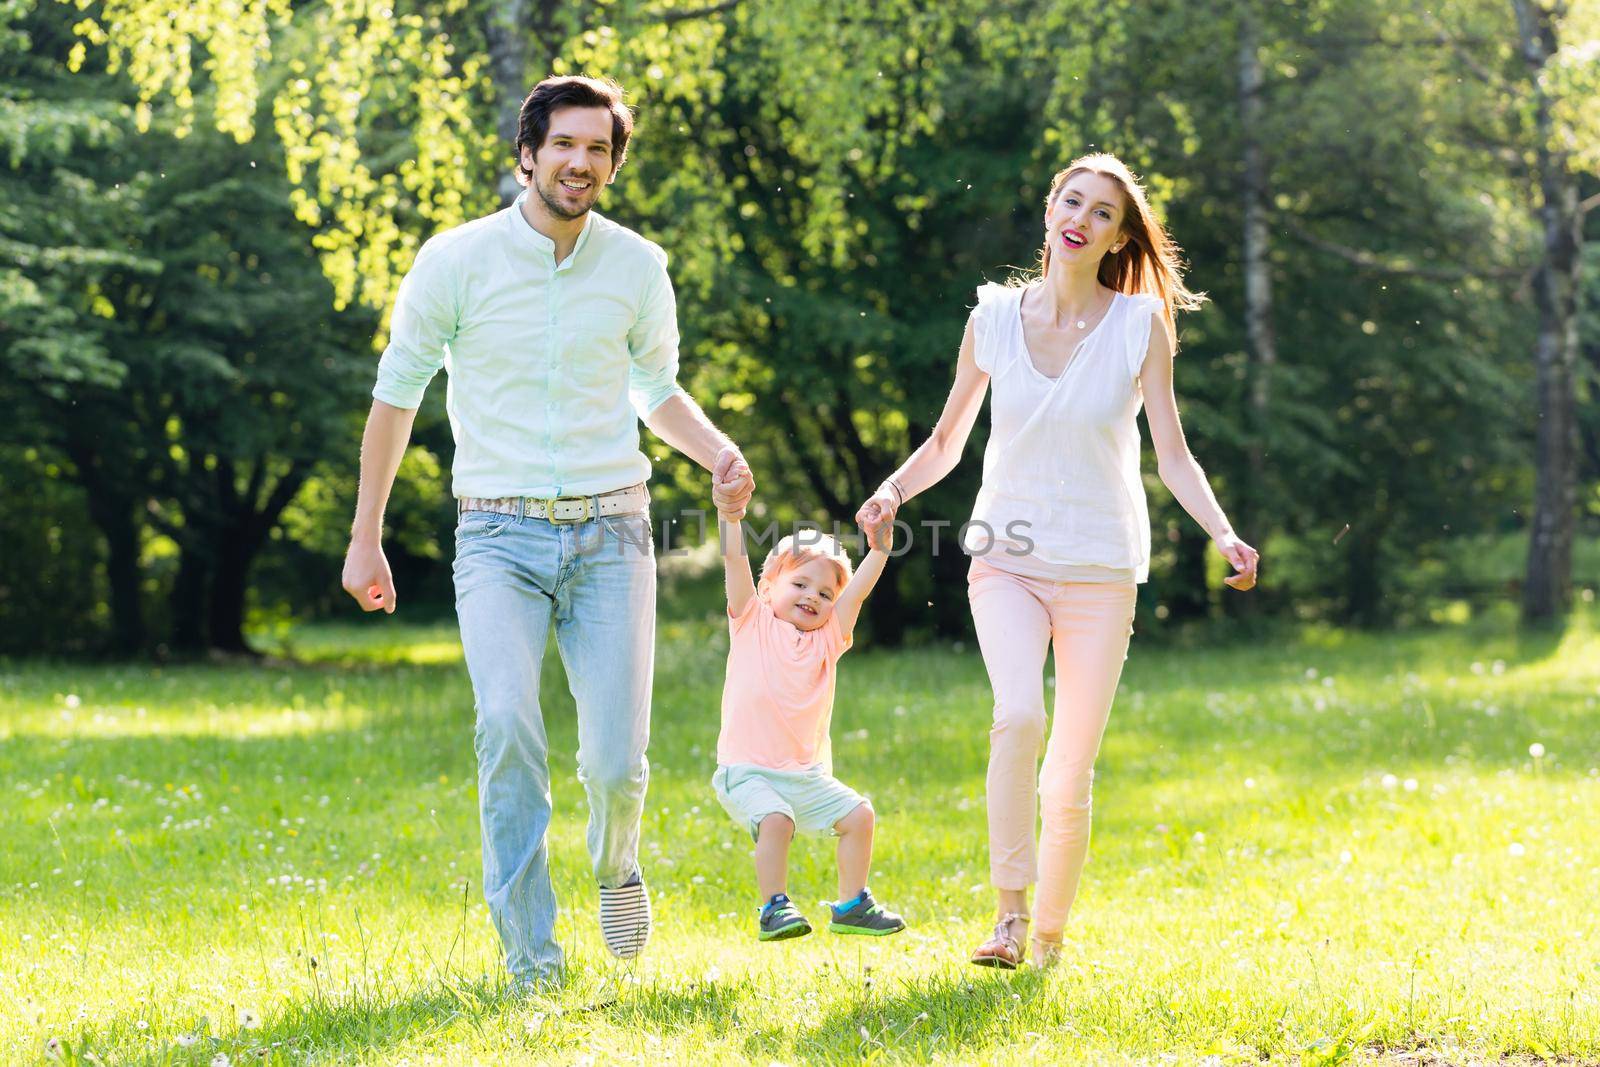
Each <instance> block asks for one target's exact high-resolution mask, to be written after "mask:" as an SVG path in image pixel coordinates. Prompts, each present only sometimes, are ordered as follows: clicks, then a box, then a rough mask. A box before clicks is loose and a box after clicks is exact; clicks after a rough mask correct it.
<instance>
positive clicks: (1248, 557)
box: [1213, 530, 1261, 593]
mask: <svg viewBox="0 0 1600 1067" xmlns="http://www.w3.org/2000/svg"><path fill="white" fill-rule="evenodd" d="M1213 543H1214V544H1215V545H1216V546H1217V551H1218V552H1221V553H1222V558H1223V559H1225V560H1227V561H1228V562H1229V563H1231V564H1233V571H1234V573H1233V574H1232V575H1230V576H1228V577H1227V578H1224V579H1222V583H1223V584H1224V585H1227V586H1230V587H1231V588H1234V589H1237V590H1239V592H1241V593H1242V592H1244V591H1245V590H1247V589H1253V588H1254V587H1255V584H1256V567H1257V566H1258V565H1259V564H1260V562H1261V553H1259V552H1257V551H1256V550H1255V549H1253V548H1251V547H1250V546H1249V545H1247V544H1245V543H1244V542H1243V541H1241V540H1239V537H1238V535H1237V534H1235V533H1233V532H1232V531H1231V530H1230V531H1229V532H1227V533H1225V534H1221V535H1219V536H1218V537H1217V538H1216V539H1215V540H1214V542H1213Z"/></svg>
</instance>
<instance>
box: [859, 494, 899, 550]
mask: <svg viewBox="0 0 1600 1067" xmlns="http://www.w3.org/2000/svg"><path fill="white" fill-rule="evenodd" d="M898 510H900V500H899V498H898V497H897V496H895V492H894V490H893V489H890V488H889V487H888V486H887V485H885V486H882V487H880V488H879V489H878V491H877V492H876V493H874V494H872V496H871V497H870V498H869V499H868V500H867V502H866V503H865V504H862V505H861V509H860V510H859V511H857V512H856V525H857V526H859V527H861V529H862V531H863V532H864V533H865V534H866V535H867V544H868V545H869V546H871V547H874V548H875V547H877V546H878V545H879V544H880V543H883V544H888V543H890V541H892V539H893V536H894V535H893V526H892V525H891V524H892V523H893V522H894V513H895V512H896V511H898ZM886 530H887V531H889V534H888V537H885V536H884V532H885V531H886ZM885 551H887V549H885Z"/></svg>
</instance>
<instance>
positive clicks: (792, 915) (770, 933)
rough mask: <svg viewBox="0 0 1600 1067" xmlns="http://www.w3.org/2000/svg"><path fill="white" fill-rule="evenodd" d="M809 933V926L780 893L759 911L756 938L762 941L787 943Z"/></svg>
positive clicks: (797, 909) (798, 911)
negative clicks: (759, 920)
mask: <svg viewBox="0 0 1600 1067" xmlns="http://www.w3.org/2000/svg"><path fill="white" fill-rule="evenodd" d="M810 932H811V924H810V923H808V922H806V917H805V916H804V915H801V914H800V909H799V908H797V907H795V906H794V901H792V900H790V899H789V898H788V897H786V896H784V895H783V894H782V893H779V894H778V895H776V896H774V897H773V898H772V899H771V900H770V901H768V902H767V903H766V905H765V906H764V907H762V909H761V922H760V923H759V925H758V926H757V928H756V936H757V937H759V938H760V939H761V940H763V941H787V940H788V939H789V938H791V937H804V936H806V935H807V934H809V933H810Z"/></svg>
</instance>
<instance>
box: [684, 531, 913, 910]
mask: <svg viewBox="0 0 1600 1067" xmlns="http://www.w3.org/2000/svg"><path fill="white" fill-rule="evenodd" d="M741 517H742V513H741V514H737V515H730V514H719V515H718V516H717V518H718V523H717V526H718V530H719V533H720V536H721V538H722V559H723V566H724V570H725V573H726V576H727V588H728V628H729V631H730V632H731V641H730V644H729V648H728V674H727V680H726V682H725V683H724V686H723V690H722V733H721V736H719V737H718V738H717V772H716V774H715V775H713V776H712V779H711V783H712V787H713V788H714V789H715V790H716V793H717V799H718V800H719V801H721V802H722V806H723V807H724V808H726V809H727V811H728V814H729V815H731V816H733V818H734V820H735V821H736V822H738V823H739V824H740V825H741V826H743V827H744V828H745V829H747V830H748V831H749V832H750V835H751V836H752V837H754V838H755V841H756V881H757V883H758V885H759V886H760V889H761V899H762V900H763V901H765V903H764V904H763V905H762V907H761V917H760V921H759V923H758V926H757V934H758V936H759V938H760V939H761V940H762V941H780V940H783V939H785V938H791V937H803V936H805V935H806V934H809V933H810V932H811V924H810V923H808V922H807V921H806V919H805V916H803V915H801V914H800V911H799V909H798V908H796V907H795V906H794V902H793V901H791V900H790V899H789V896H788V893H787V889H788V884H787V883H788V867H789V841H790V839H791V838H793V836H794V834H795V833H796V831H798V832H800V833H811V834H823V833H827V832H829V831H832V832H833V833H835V834H837V835H838V837H839V899H838V901H837V902H836V903H834V904H832V905H830V907H831V910H832V912H833V915H832V921H831V922H830V923H829V924H828V929H829V930H832V931H833V932H834V933H839V934H869V935H875V936H882V935H885V934H895V933H899V932H900V931H901V930H904V929H905V927H906V924H905V921H904V920H903V919H901V918H900V916H898V915H896V914H895V913H894V912H892V911H888V910H886V909H885V908H884V907H883V906H882V905H881V904H879V903H878V902H877V901H875V900H873V899H872V894H871V893H870V892H869V891H868V889H867V871H868V870H869V868H870V867H871V864H872V826H873V813H872V805H871V804H870V803H868V802H867V799H866V798H865V797H863V796H862V795H861V794H860V793H857V792H856V791H855V790H853V789H851V788H850V787H849V786H847V785H845V784H844V783H842V782H840V781H839V780H838V779H837V778H835V777H833V768H832V759H831V751H830V747H829V743H828V722H829V720H830V719H831V718H832V716H833V680H834V668H835V664H836V663H837V661H838V659H839V657H840V656H841V655H843V654H844V651H845V650H846V649H848V648H849V647H850V635H851V631H852V630H853V629H854V628H855V623H856V616H857V614H858V613H859V612H860V610H861V604H862V602H863V601H864V600H865V599H866V597H867V594H868V593H870V592H871V591H872V587H873V586H874V585H876V584H877V581H878V577H879V575H881V574H882V573H883V567H884V563H885V562H886V561H887V560H888V555H887V552H886V550H885V549H883V548H879V547H877V546H874V547H873V548H872V550H871V551H870V552H869V553H868V554H867V558H866V559H865V560H864V561H862V564H861V569H860V570H858V571H856V573H855V576H854V577H852V576H851V573H850V557H849V556H847V555H845V553H844V550H843V549H842V548H841V547H840V546H839V543H838V542H837V541H835V540H834V539H833V538H832V537H829V536H827V535H825V534H823V533H821V532H820V531H818V532H815V533H810V532H805V531H802V532H801V534H800V535H799V536H798V537H795V536H790V537H785V538H784V539H783V540H781V541H779V542H778V544H777V546H776V547H774V548H773V550H772V553H771V555H769V556H767V558H766V561H765V562H764V563H763V564H762V567H761V585H760V588H759V589H758V588H757V587H756V585H755V584H754V583H753V582H752V580H751V576H750V562H749V560H748V559H747V558H746V556H745V547H744V530H743V528H742V527H741V526H740V524H739V519H740V518H741Z"/></svg>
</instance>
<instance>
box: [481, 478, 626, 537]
mask: <svg viewBox="0 0 1600 1067" xmlns="http://www.w3.org/2000/svg"><path fill="white" fill-rule="evenodd" d="M456 504H457V507H458V510H460V511H492V512H495V513H496V514H499V515H523V516H526V517H528V518H531V519H544V520H546V521H548V522H551V523H554V524H555V525H557V526H563V525H566V524H568V523H577V522H588V521H589V520H590V519H597V518H600V517H601V516H602V515H629V514H633V513H635V512H640V511H646V510H648V509H649V507H650V490H648V489H646V488H645V485H644V483H643V482H640V483H639V484H638V485H630V486H628V487H627V488H626V489H614V490H612V491H611V492H609V493H597V494H595V495H594V496H496V497H482V496H464V497H461V498H460V499H459V500H457V501H456Z"/></svg>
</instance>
